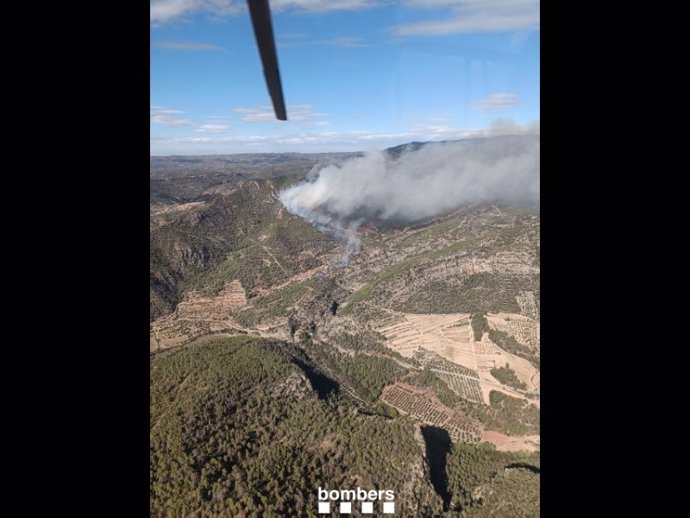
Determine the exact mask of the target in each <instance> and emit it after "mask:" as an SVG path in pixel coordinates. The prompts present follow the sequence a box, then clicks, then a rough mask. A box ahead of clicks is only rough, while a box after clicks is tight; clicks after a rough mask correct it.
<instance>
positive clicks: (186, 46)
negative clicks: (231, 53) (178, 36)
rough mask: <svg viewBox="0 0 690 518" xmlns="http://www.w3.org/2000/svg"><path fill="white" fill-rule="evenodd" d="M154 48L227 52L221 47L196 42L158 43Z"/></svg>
mask: <svg viewBox="0 0 690 518" xmlns="http://www.w3.org/2000/svg"><path fill="white" fill-rule="evenodd" d="M153 46H154V47H157V48H159V49H170V50H194V51H225V49H224V48H223V47H219V46H218V45H211V44H210V43H200V42H196V41H157V42H156V43H154V44H153Z"/></svg>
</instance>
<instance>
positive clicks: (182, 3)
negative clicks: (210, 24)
mask: <svg viewBox="0 0 690 518" xmlns="http://www.w3.org/2000/svg"><path fill="white" fill-rule="evenodd" d="M150 5H151V7H150V10H149V12H150V17H151V21H152V22H153V23H156V24H159V23H165V22H170V21H172V20H174V19H176V18H182V17H184V16H187V15H190V14H193V13H195V12H207V13H210V14H214V15H218V16H224V15H228V14H234V13H238V12H240V11H241V10H242V9H244V6H245V3H244V2H242V1H240V0H151V4H150Z"/></svg>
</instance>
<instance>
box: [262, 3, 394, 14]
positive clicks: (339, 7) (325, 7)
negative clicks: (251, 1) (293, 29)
mask: <svg viewBox="0 0 690 518" xmlns="http://www.w3.org/2000/svg"><path fill="white" fill-rule="evenodd" d="M379 4H381V2H380V1H378V0H273V1H272V2H271V7H272V8H275V9H276V10H279V9H286V8H297V9H303V10H305V11H315V12H325V11H355V10H358V9H366V8H368V7H375V6H377V5H379Z"/></svg>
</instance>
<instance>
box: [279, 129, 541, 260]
mask: <svg viewBox="0 0 690 518" xmlns="http://www.w3.org/2000/svg"><path fill="white" fill-rule="evenodd" d="M539 146H540V140H539V135H520V136H501V137H489V138H481V139H468V140H462V141H457V142H441V143H432V144H427V145H424V146H422V147H420V148H418V149H415V148H414V147H410V148H408V150H404V151H403V152H402V154H400V155H399V156H398V157H395V154H394V153H390V154H389V153H386V152H384V151H379V150H370V151H368V152H367V153H366V154H365V155H364V156H362V157H358V158H354V159H351V160H348V161H346V162H344V163H342V164H340V165H337V164H331V165H327V166H325V167H322V168H321V169H319V170H318V171H312V173H310V175H308V179H307V180H306V181H304V182H302V183H299V184H297V185H294V186H292V187H290V188H288V189H286V190H284V191H282V192H281V194H280V199H281V201H282V202H283V204H284V205H285V207H287V209H288V210H289V211H290V212H292V213H293V214H296V215H298V216H301V217H303V218H304V219H306V220H308V221H309V222H310V223H312V224H313V225H315V226H317V227H319V228H320V229H322V230H323V231H325V232H327V233H329V234H331V235H333V236H334V237H336V238H337V239H339V240H341V241H343V242H345V243H346V250H345V254H344V256H343V257H342V258H341V260H340V261H339V262H340V263H341V264H347V262H348V260H349V257H350V255H352V254H356V253H357V252H358V251H359V246H360V243H359V236H358V234H357V229H358V228H359V227H360V226H361V225H362V224H363V223H364V222H365V221H376V220H378V221H391V222H399V223H406V222H410V221H415V220H419V219H424V218H429V217H433V216H439V215H442V214H445V213H447V212H449V211H451V210H453V209H456V208H459V207H461V206H463V205H468V204H474V203H481V202H499V203H500V202H506V203H514V204H535V203H538V202H539Z"/></svg>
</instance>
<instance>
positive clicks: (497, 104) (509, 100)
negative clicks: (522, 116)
mask: <svg viewBox="0 0 690 518" xmlns="http://www.w3.org/2000/svg"><path fill="white" fill-rule="evenodd" d="M518 104H520V99H519V98H518V96H517V95H516V94H510V93H497V94H491V95H489V96H488V97H487V98H486V99H481V100H479V101H475V102H473V103H472V106H475V107H477V108H485V109H488V110H505V109H507V108H513V107H514V106H517V105H518Z"/></svg>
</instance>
